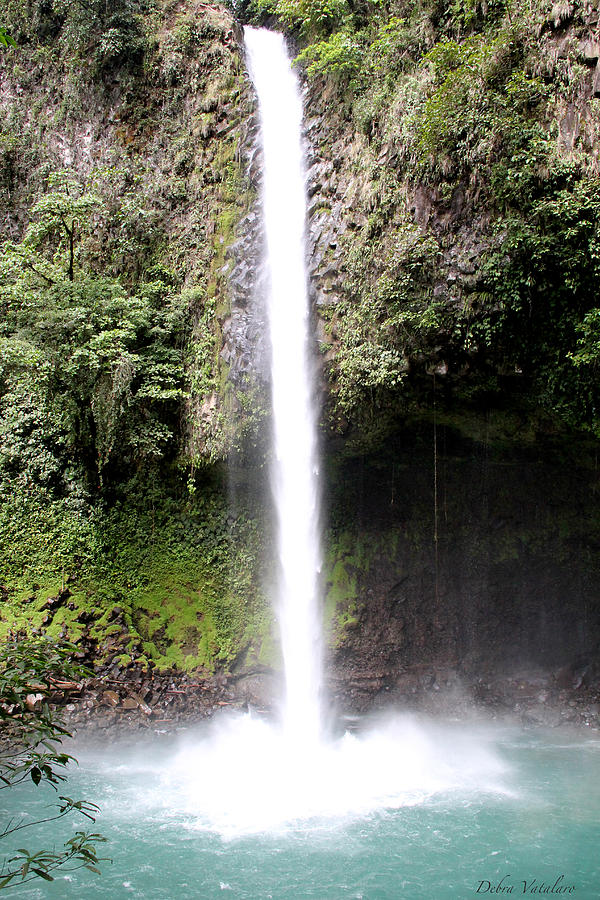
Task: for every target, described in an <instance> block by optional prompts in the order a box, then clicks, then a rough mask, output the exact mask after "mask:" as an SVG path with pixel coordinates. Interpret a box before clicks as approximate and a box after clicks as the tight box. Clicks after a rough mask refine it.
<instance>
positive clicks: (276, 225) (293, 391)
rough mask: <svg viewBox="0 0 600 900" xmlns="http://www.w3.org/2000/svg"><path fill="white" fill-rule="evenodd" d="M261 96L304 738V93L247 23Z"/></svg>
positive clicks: (309, 600) (279, 499) (313, 575)
mask: <svg viewBox="0 0 600 900" xmlns="http://www.w3.org/2000/svg"><path fill="white" fill-rule="evenodd" d="M244 34H245V41H246V49H247V53H248V61H249V68H250V74H251V78H252V81H253V84H254V87H255V90H256V94H257V97H258V108H259V115H260V123H261V141H262V152H263V184H262V209H263V219H264V232H265V245H266V254H265V255H266V259H265V260H264V266H265V276H266V277H265V281H266V284H267V287H266V293H267V297H266V301H267V302H266V305H267V315H268V323H269V333H270V344H271V383H272V403H273V464H272V490H273V500H274V506H275V512H276V520H277V551H278V558H279V570H278V588H277V597H276V610H277V616H278V620H279V627H280V632H281V646H282V653H283V663H284V671H285V684H286V695H285V704H284V709H283V726H284V732H285V734H286V735H287V736H289V737H290V739H292V740H293V741H294V743H297V742H299V743H300V744H303V745H306V744H307V743H313V744H314V743H316V742H317V741H318V739H319V733H320V707H319V689H320V682H321V628H320V614H319V609H318V606H319V604H318V584H319V569H320V546H319V508H318V507H319V502H318V501H319V489H318V458H317V439H316V410H315V399H314V390H313V384H312V378H311V367H310V354H309V337H310V334H309V329H310V320H309V304H308V293H307V272H306V249H305V226H306V186H305V170H304V158H303V152H302V101H301V97H300V91H299V86H298V81H297V78H296V77H295V74H294V72H293V71H292V68H291V62H290V59H289V56H288V53H287V49H286V46H285V42H284V40H283V37H282V36H281V35H280V34H277V33H274V32H270V31H266V30H264V29H256V28H249V27H247V28H245V29H244Z"/></svg>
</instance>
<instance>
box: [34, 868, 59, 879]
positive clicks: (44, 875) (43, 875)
mask: <svg viewBox="0 0 600 900" xmlns="http://www.w3.org/2000/svg"><path fill="white" fill-rule="evenodd" d="M32 871H33V872H35V874H36V875H39V876H40V878H43V879H44V881H54V878H53V877H52V875H49V874H48V872H46V870H45V869H33V870H32Z"/></svg>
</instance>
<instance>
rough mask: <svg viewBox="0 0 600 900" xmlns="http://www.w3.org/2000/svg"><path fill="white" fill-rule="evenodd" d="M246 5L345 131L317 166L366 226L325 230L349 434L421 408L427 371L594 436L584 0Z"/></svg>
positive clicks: (590, 105) (335, 349) (340, 393)
mask: <svg viewBox="0 0 600 900" xmlns="http://www.w3.org/2000/svg"><path fill="white" fill-rule="evenodd" d="M265 9H267V10H268V11H269V13H271V14H273V13H274V14H275V15H277V16H278V17H279V18H280V20H281V22H282V25H283V27H285V28H286V29H290V30H292V31H293V32H294V34H295V36H296V37H297V38H298V39H299V41H300V44H301V50H300V53H299V55H298V58H297V63H298V64H299V65H301V66H303V67H304V68H305V70H306V73H307V75H308V77H309V79H319V82H318V83H319V85H320V88H319V90H320V91H322V89H323V85H325V84H326V85H327V90H328V91H329V92H331V91H332V90H333V91H334V94H333V95H332V94H331V93H329V94H328V96H335V97H336V99H335V101H333V102H332V101H331V100H329V101H328V113H329V114H330V115H332V116H333V117H334V118H335V117H336V116H337V119H338V123H337V124H338V127H339V128H341V129H343V130H344V131H345V133H347V134H350V133H352V132H354V135H355V138H354V140H355V143H356V141H357V140H359V136H360V135H363V136H364V137H363V139H362V143H361V144H360V148H361V149H360V153H354V154H353V155H352V156H351V158H350V157H348V159H347V160H337V161H336V171H337V173H338V174H337V179H338V182H339V183H340V185H342V184H344V183H346V184H347V183H351V184H356V183H357V182H358V183H360V186H361V187H360V194H359V197H360V200H359V202H358V203H357V204H355V207H354V208H353V209H352V210H351V213H352V215H356V214H357V213H358V214H359V216H360V217H361V218H362V220H363V221H365V222H366V224H365V225H364V226H363V227H362V228H360V229H359V230H358V231H355V230H348V231H346V232H345V234H344V237H343V238H342V239H341V241H340V244H341V247H342V249H343V253H342V255H341V258H340V261H339V262H338V263H337V265H338V268H341V270H342V272H343V273H344V274H345V277H346V284H345V287H344V289H343V291H342V292H341V295H340V296H339V297H338V298H336V303H335V304H334V305H333V306H332V307H330V308H327V309H326V311H325V315H326V318H327V322H326V329H327V331H328V333H329V338H328V340H329V343H330V348H331V352H330V353H329V358H330V360H331V372H330V379H331V386H332V394H333V397H334V403H333V407H332V415H333V420H334V422H337V423H338V424H340V423H341V424H343V425H344V424H347V423H348V421H352V422H355V423H362V426H363V429H366V430H367V431H368V430H369V428H371V427H372V423H373V422H379V421H380V420H381V416H382V414H384V413H386V412H387V411H390V412H392V414H393V411H394V410H395V411H396V415H397V413H398V412H400V413H401V414H402V413H405V412H406V410H407V407H409V406H410V405H411V404H414V403H417V404H422V403H423V398H424V395H425V396H426V397H427V398H428V399H426V400H425V401H424V402H425V405H428V404H429V402H430V400H429V389H428V387H427V386H426V385H427V379H428V378H429V379H430V378H431V375H432V373H433V372H434V371H435V370H439V372H440V373H442V376H443V375H444V374H445V373H447V375H448V377H447V378H445V380H444V378H443V377H441V378H440V385H442V384H443V385H444V396H445V398H446V399H448V398H449V397H450V396H452V397H455V398H456V399H459V400H460V402H462V403H465V402H466V403H472V402H475V403H476V402H481V403H483V404H485V405H489V403H495V404H496V405H502V404H503V403H504V402H505V398H506V396H507V391H508V392H509V393H510V394H511V398H512V399H511V402H513V403H515V404H517V405H520V406H522V407H524V408H525V410H526V411H527V414H528V415H532V416H537V417H544V418H546V420H548V419H549V418H551V419H553V420H554V421H555V423H556V427H557V428H564V427H565V425H566V426H567V427H574V428H576V429H585V430H590V431H591V432H592V433H594V434H598V429H599V427H600V420H599V419H598V417H597V414H596V412H595V410H596V409H597V408H598V400H599V399H600V398H599V397H598V394H597V378H596V374H595V366H596V364H597V360H596V358H595V353H594V351H593V347H594V343H595V338H594V337H593V334H594V329H595V328H596V325H595V324H594V323H595V322H596V320H597V318H598V316H597V313H596V310H597V301H596V297H597V295H598V288H599V287H600V284H599V281H598V276H599V271H598V264H597V259H598V257H597V244H598V237H599V229H600V217H599V209H598V207H597V204H596V202H595V199H594V198H595V197H597V196H598V193H599V190H598V189H599V187H600V184H599V176H598V166H597V161H596V158H595V154H594V153H593V152H592V148H593V147H594V146H597V141H598V137H599V134H598V126H599V123H600V120H599V118H598V102H599V101H598V99H597V98H594V96H593V86H592V82H593V79H594V73H595V68H594V66H595V65H596V60H597V55H594V49H593V47H592V46H591V45H590V44H589V41H590V36H591V32H592V26H593V22H591V20H590V19H589V16H590V12H589V9H588V7H587V5H586V4H585V3H584V2H582V0H578V2H575V3H571V4H563V5H560V4H555V5H553V4H552V3H550V2H546V0H496V2H490V3H485V4H482V3H479V2H476V0H473V2H471V0H469V2H460V3H456V2H444V0H433V2H428V0H394V2H392V3H385V4H381V3H375V2H372V3H370V2H362V3H353V4H351V5H350V4H345V3H341V4H337V5H334V6H333V7H332V6H331V4H329V3H328V2H327V0H323V2H320V0H315V2H311V3H308V4H307V3H304V2H301V0H261V2H259V3H255V5H254V6H251V7H250V14H251V15H254V16H255V18H258V19H259V20H260V17H261V15H264V10H265ZM590 22H591V24H590ZM334 108H335V112H334ZM322 152H323V153H324V155H325V158H327V153H328V149H327V148H326V147H324V148H322ZM417 194H419V196H420V198H421V199H419V200H418V201H417V202H418V203H420V204H423V203H425V207H426V209H427V214H426V215H427V221H426V222H423V221H415V216H414V207H415V199H414V198H415V196H416V195H417ZM339 196H340V197H343V196H344V192H343V190H342V189H341V188H340V191H339ZM342 202H343V201H342ZM459 373H460V374H459ZM477 398H480V401H478V399H477ZM392 418H393V415H392Z"/></svg>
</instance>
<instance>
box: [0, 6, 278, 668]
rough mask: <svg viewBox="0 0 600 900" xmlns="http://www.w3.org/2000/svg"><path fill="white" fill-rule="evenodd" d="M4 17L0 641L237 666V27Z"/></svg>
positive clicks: (246, 573)
mask: <svg viewBox="0 0 600 900" xmlns="http://www.w3.org/2000/svg"><path fill="white" fill-rule="evenodd" d="M3 15H4V20H3V25H4V26H5V27H6V28H7V30H8V31H9V32H10V34H11V35H12V36H13V37H14V39H15V40H16V42H17V47H16V48H13V49H10V50H7V51H6V52H5V53H3V54H2V56H1V57H0V107H1V110H2V125H1V131H0V187H1V192H0V206H1V217H0V218H1V226H0V228H1V229H2V231H1V237H2V253H1V261H0V265H1V267H2V289H1V294H2V296H1V298H0V305H1V313H2V324H1V328H2V330H1V333H0V343H1V350H0V355H1V357H2V362H1V363H0V532H1V544H2V548H3V549H2V558H1V561H0V580H1V582H2V585H3V597H5V599H6V602H5V604H4V606H3V611H2V613H1V615H2V624H1V627H2V631H3V632H6V631H7V630H8V629H11V628H14V629H19V628H26V629H29V630H30V629H31V628H34V629H42V630H46V631H48V632H49V633H50V634H51V635H53V636H55V637H60V636H63V637H64V636H69V637H72V638H73V639H74V640H76V641H78V642H79V643H80V645H81V647H82V652H85V653H90V654H91V655H92V656H93V657H95V658H96V659H104V660H105V661H107V662H108V663H109V664H110V661H111V660H113V659H115V660H118V665H121V666H122V665H125V664H129V665H132V664H134V663H135V662H136V661H137V662H138V663H140V664H141V665H147V664H148V663H153V664H159V665H160V666H162V667H163V668H164V667H165V666H170V665H173V666H177V667H184V668H194V667H196V666H205V667H207V668H208V669H209V670H212V669H214V667H215V666H216V665H219V664H226V663H228V662H230V661H231V660H232V658H233V657H235V655H236V654H238V653H239V652H240V649H243V650H244V651H245V653H246V654H247V655H249V656H250V657H251V656H252V654H253V653H257V654H258V653H259V652H260V649H261V639H262V637H265V640H266V641H267V642H268V639H269V620H268V618H267V616H266V615H265V613H264V605H263V600H262V593H261V590H260V563H259V561H258V558H259V556H260V550H259V548H260V544H261V542H262V541H263V540H264V538H263V531H262V529H261V530H259V529H258V527H257V525H256V522H257V519H259V518H260V516H261V515H262V513H261V511H260V509H259V505H258V503H255V502H251V501H249V500H247V496H248V494H250V496H252V495H253V491H255V490H256V487H253V486H251V487H250V489H247V488H246V486H245V484H244V478H243V477H242V476H241V475H240V476H239V477H238V478H237V481H236V483H232V484H231V485H230V486H228V478H227V474H226V473H225V472H224V471H223V469H222V468H221V467H220V465H219V461H220V460H222V459H223V457H224V456H225V455H226V454H227V453H228V452H230V451H234V450H235V451H238V454H240V453H241V454H242V456H243V454H244V453H245V452H246V450H247V448H248V447H250V448H251V447H252V445H253V444H254V443H256V442H257V441H258V438H257V436H256V435H257V434H258V435H259V436H261V435H262V433H263V432H264V428H263V427H262V419H261V416H262V409H263V407H264V401H263V399H262V395H261V392H262V391H263V387H262V382H263V381H264V379H263V378H262V376H261V374H260V372H261V366H260V365H256V358H257V356H259V357H260V359H261V360H263V359H264V357H265V354H264V352H262V353H261V351H260V347H261V342H262V340H263V332H262V329H261V326H260V313H259V312H257V311H255V310H254V309H253V304H254V302H255V301H254V297H253V294H252V291H251V281H252V279H251V271H252V267H253V261H252V255H253V254H254V253H256V247H258V246H259V243H260V241H259V238H258V237H257V236H256V232H257V217H256V214H255V212H254V205H255V193H256V190H255V185H253V183H252V179H256V177H257V176H256V167H254V169H253V168H252V159H251V156H252V153H253V129H254V128H255V125H254V124H253V115H254V113H253V102H252V98H251V95H250V90H249V82H248V79H247V76H246V73H245V69H244V63H243V56H242V51H241V43H240V41H241V31H240V28H239V26H238V25H237V24H236V23H235V22H234V20H233V18H232V16H231V15H230V13H228V12H227V11H226V10H225V9H224V8H223V7H222V6H220V5H218V4H207V3H200V2H198V3H196V2H190V3H179V2H159V3H145V2H128V0H123V2H117V3H112V4H105V3H104V2H101V3H100V2H99V3H96V2H91V3H85V4H79V3H75V4H68V5H66V6H65V5H64V4H58V3H57V4H53V3H39V4H38V3H21V2H17V0H15V2H11V3H9V4H8V5H6V8H5V11H4V13H3ZM257 348H258V349H257ZM257 373H258V374H257ZM248 398H251V400H249V399H248ZM259 480H260V479H259ZM255 481H256V479H255ZM228 496H231V497H232V499H233V500H235V504H234V506H235V509H234V510H233V512H229V511H228V508H227V499H228ZM242 557H243V558H244V559H245V563H242V562H241V561H240V560H241V558H242ZM236 559H237V562H236V561H235V560H236Z"/></svg>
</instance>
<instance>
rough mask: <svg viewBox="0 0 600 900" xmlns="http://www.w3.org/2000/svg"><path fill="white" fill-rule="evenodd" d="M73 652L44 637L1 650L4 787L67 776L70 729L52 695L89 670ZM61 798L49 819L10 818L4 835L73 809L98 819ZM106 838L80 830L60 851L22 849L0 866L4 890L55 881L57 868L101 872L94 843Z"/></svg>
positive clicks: (83, 804)
mask: <svg viewBox="0 0 600 900" xmlns="http://www.w3.org/2000/svg"><path fill="white" fill-rule="evenodd" d="M74 650H75V648H74V647H73V646H71V645H68V644H63V645H58V644H54V643H52V642H51V641H49V640H47V639H41V638H36V639H34V638H25V639H22V640H10V641H8V642H7V643H6V644H5V645H4V646H3V647H2V648H1V650H0V721H1V722H2V723H3V725H4V731H5V734H6V737H7V738H8V739H9V740H10V748H9V747H8V746H7V745H6V743H4V746H3V747H2V748H1V749H0V790H8V789H11V788H15V787H16V786H17V785H19V784H21V783H23V782H25V781H27V780H31V781H32V782H33V783H34V784H35V785H36V786H37V785H40V784H43V783H46V784H49V785H51V786H52V787H53V788H54V789H55V790H56V789H57V788H58V785H59V784H61V783H62V782H64V781H65V780H66V775H65V774H64V770H65V768H66V766H67V765H68V764H69V763H70V762H72V761H73V757H72V756H70V755H69V754H67V753H64V752H63V751H62V750H61V748H60V744H61V742H62V740H63V738H65V737H69V736H70V732H69V731H68V730H67V729H66V728H65V727H64V725H63V724H62V723H61V722H60V720H59V719H58V718H57V716H56V713H55V712H54V710H52V709H51V708H50V706H49V704H48V698H49V697H50V696H51V695H52V694H53V693H56V691H57V690H59V689H60V688H61V687H62V688H65V687H66V686H68V685H73V683H74V680H75V679H81V677H83V676H84V675H86V674H87V672H86V670H85V669H83V668H82V667H81V666H79V665H76V664H74V663H72V662H71V661H70V659H69V656H70V654H71V653H72V652H73V651H74ZM58 799H59V803H58V804H57V807H56V812H54V813H53V814H52V815H50V816H49V817H48V818H46V819H38V820H34V821H32V822H24V821H15V820H11V821H9V822H8V823H6V825H4V827H3V829H2V831H0V839H6V838H7V837H9V836H10V835H13V834H15V833H17V832H20V831H22V830H24V829H28V828H35V826H36V825H40V824H42V823H43V822H47V821H54V820H58V819H62V818H64V817H65V816H68V815H70V814H72V813H79V814H81V815H82V816H84V817H85V818H87V819H88V820H90V821H91V822H94V821H95V819H94V815H95V813H96V811H97V809H98V808H97V806H96V805H95V804H93V803H90V802H89V801H86V800H73V799H72V798H70V797H64V796H59V798H58ZM104 841H105V838H104V837H102V835H100V834H96V833H89V832H86V831H77V832H75V834H74V835H73V837H71V838H70V839H69V840H67V841H66V842H65V844H64V847H63V849H61V850H37V851H33V852H32V851H30V850H29V849H27V848H20V849H18V850H17V851H16V855H14V856H9V857H7V858H5V859H4V861H3V862H2V864H1V866H0V890H1V889H2V888H5V887H7V886H9V885H10V884H13V883H21V884H23V883H25V882H28V881H31V880H32V879H34V878H42V879H44V880H45V881H53V876H52V874H51V872H53V871H54V870H56V869H61V870H63V871H65V870H67V871H72V870H73V869H79V868H86V869H89V871H91V872H96V873H99V871H100V870H99V869H98V864H99V862H101V861H102V860H100V859H99V858H98V855H97V851H96V844H98V843H102V842H104Z"/></svg>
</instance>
